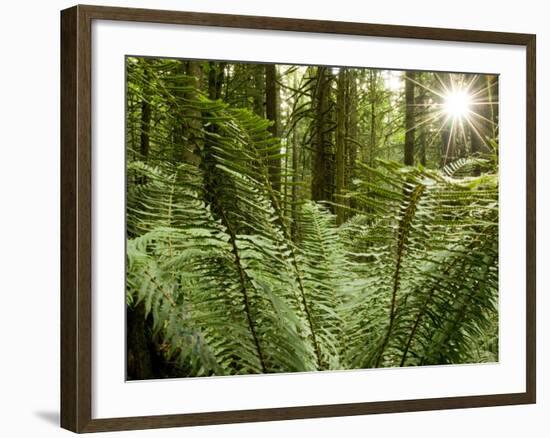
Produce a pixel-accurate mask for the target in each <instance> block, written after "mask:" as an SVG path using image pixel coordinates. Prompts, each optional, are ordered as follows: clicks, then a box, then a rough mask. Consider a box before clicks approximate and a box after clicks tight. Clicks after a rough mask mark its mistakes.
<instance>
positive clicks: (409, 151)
mask: <svg viewBox="0 0 550 438" xmlns="http://www.w3.org/2000/svg"><path fill="white" fill-rule="evenodd" d="M414 78H415V73H414V72H411V71H407V72H405V105H406V106H405V150H404V159H403V162H404V163H405V165H406V166H414V131H415V128H414V125H415V106H414V88H415V87H414V82H413V80H414Z"/></svg>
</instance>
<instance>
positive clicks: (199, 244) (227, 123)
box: [126, 56, 499, 380]
mask: <svg viewBox="0 0 550 438" xmlns="http://www.w3.org/2000/svg"><path fill="white" fill-rule="evenodd" d="M126 90H127V91H126V184H127V186H126V190H127V193H126V195H127V196H126V238H127V242H126V347H127V348H126V363H127V370H126V375H127V379H128V380H144V379H159V378H181V377H207V376H224V375H247V374H258V373H290V372H311V371H329V370H353V369H367V368H381V367H405V366H428V365H450V364H472V363H486V362H498V343H499V337H498V334H499V332H498V326H499V315H498V298H499V297H498V238H499V232H498V230H499V228H498V223H499V203H498V125H499V122H498V117H499V116H498V76H495V75H489V74H473V73H446V72H428V71H398V70H384V69H375V68H357V67H342V66H341V67H333V66H312V65H309V66H308V65H285V64H260V63H243V62H229V61H212V60H185V59H170V58H146V57H130V56H129V57H127V58H126Z"/></svg>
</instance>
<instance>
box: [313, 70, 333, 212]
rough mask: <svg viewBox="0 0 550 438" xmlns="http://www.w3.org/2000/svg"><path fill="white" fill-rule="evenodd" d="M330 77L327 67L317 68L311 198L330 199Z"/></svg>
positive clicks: (315, 199)
mask: <svg viewBox="0 0 550 438" xmlns="http://www.w3.org/2000/svg"><path fill="white" fill-rule="evenodd" d="M329 85H330V81H329V77H328V71H327V67H318V68H317V90H316V96H315V108H316V115H315V140H314V145H313V146H314V158H313V167H312V169H311V172H312V178H311V199H312V200H313V201H323V200H325V201H326V200H330V188H329V183H330V167H329V163H328V158H329V152H328V150H327V149H328V148H329V147H330V140H329V136H328V134H329V126H328V125H329V120H328V119H329V116H330V114H329V105H330V102H329V98H330V96H329Z"/></svg>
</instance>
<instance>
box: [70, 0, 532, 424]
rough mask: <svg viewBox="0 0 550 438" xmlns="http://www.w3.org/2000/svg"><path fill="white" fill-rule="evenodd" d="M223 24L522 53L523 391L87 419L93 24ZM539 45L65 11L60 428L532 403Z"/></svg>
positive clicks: (430, 33) (509, 36) (526, 37)
mask: <svg viewBox="0 0 550 438" xmlns="http://www.w3.org/2000/svg"><path fill="white" fill-rule="evenodd" d="M92 20H121V21H141V22H151V23H170V24H187V25H198V26H222V27H233V28H235V27H237V28H249V29H269V30H285V31H298V32H317V33H329V34H352V35H365V36H379V37H392V38H415V39H427V40H445V41H461V42H479V43H494V44H511V45H519V46H524V47H526V53H527V65H526V71H527V90H526V102H527V138H526V144H527V211H526V217H527V245H526V256H527V266H526V269H527V283H526V293H527V295H526V299H527V320H526V329H527V330H526V334H527V338H526V346H527V348H526V364H527V369H526V376H527V379H526V391H525V392H523V393H512V394H498V395H481V396H467V397H447V398H430V399H418V400H395V401H384V402H368V403H350V404H337V405H324V406H301V407H288V408H276V409H253V410H243V411H229V412H227V411H224V412H207V413H196V414H176V415H160V416H141V417H127V418H105V419H103V418H102V419H92V417H91V413H92V380H91V379H92V361H91V351H92V318H91V316H92V315H91V312H92V289H91V260H92V257H91V247H92V241H91V239H92V235H91V226H92V223H91V220H92V219H91V213H92V212H91V190H92V187H91V178H92V173H91V172H92V161H91V160H92V157H91V135H92V132H91V97H92V94H91V43H92V35H91V23H92ZM535 47H536V37H535V35H530V34H518V33H502V32H485V31H476V30H457V29H439V28H426V27H410V26H395V25H380V24H364V23H348V22H332V21H317V20H299V19H289V18H273V17H255V16H238V15H224V14H205V13H196V12H173V11H164V10H146V9H127V8H111V7H99V6H81V5H79V6H75V7H72V8H70V9H66V10H64V11H62V12H61V426H62V427H64V428H66V429H69V430H71V431H74V432H98V431H110V430H128V429H147V428H160V427H174V426H191V425H205V424H222V423H240V422H252V421H273V420H288V419H299V418H317V417H329V416H331V417H334V416H347V415H363V414H377V413H388V412H407V411H424V410H435V409H455V408H470V407H481V406H497V405H515V404H528V403H535V402H536V350H535V345H536V333H535V328H536V319H535V318H536V315H535V311H536V285H535V264H536V263H535V217H536V210H535V208H536V205H535V181H536V178H535V160H536V157H535V138H536V131H535V129H536V126H535V109H536V101H535V91H536V76H535V51H536V50H535Z"/></svg>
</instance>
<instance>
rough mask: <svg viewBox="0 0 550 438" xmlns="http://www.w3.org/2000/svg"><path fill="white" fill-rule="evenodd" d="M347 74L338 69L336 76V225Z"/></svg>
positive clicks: (342, 166)
mask: <svg viewBox="0 0 550 438" xmlns="http://www.w3.org/2000/svg"><path fill="white" fill-rule="evenodd" d="M346 78H347V72H346V69H345V68H342V69H340V73H339V74H338V95H337V98H336V199H335V200H336V203H337V204H338V205H337V206H336V223H337V224H338V225H339V224H341V223H343V222H344V219H345V217H344V215H345V207H344V205H343V204H344V198H343V192H344V181H345V170H346V166H345V164H346V130H345V128H346V126H345V123H346V88H347V80H346Z"/></svg>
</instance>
